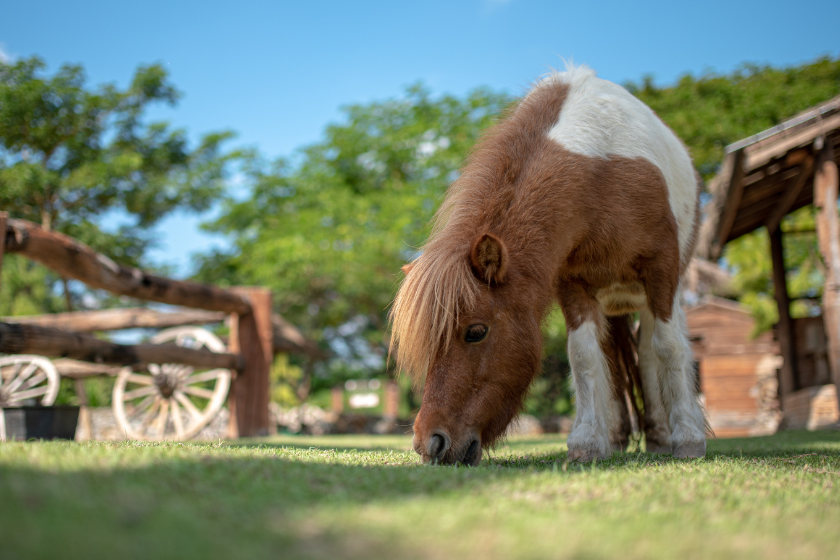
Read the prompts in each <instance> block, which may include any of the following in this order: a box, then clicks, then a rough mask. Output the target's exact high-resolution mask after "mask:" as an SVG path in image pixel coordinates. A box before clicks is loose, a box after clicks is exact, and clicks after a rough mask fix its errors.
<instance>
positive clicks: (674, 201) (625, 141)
mask: <svg viewBox="0 0 840 560" xmlns="http://www.w3.org/2000/svg"><path fill="white" fill-rule="evenodd" d="M698 195H699V192H698V187H697V181H696V180H695V174H694V169H693V167H692V164H691V159H690V157H689V155H688V153H687V151H686V149H685V147H684V146H683V145H682V143H681V142H680V141H679V140H678V139H677V137H676V136H675V135H674V134H673V133H672V132H671V131H670V130H669V129H668V127H667V126H665V124H663V123H662V121H661V120H659V118H658V117H657V116H656V115H655V114H654V113H653V111H651V110H650V109H649V108H648V107H647V106H645V105H644V104H643V103H642V102H641V101H639V100H638V99H636V98H635V97H633V96H632V95H631V94H630V93H628V92H627V91H626V90H624V89H623V88H621V87H620V86H618V85H616V84H613V83H611V82H607V81H604V80H601V79H599V78H596V77H595V74H594V72H593V71H592V70H590V69H589V68H587V67H570V68H568V69H567V71H566V72H562V73H552V74H550V75H549V76H547V77H546V78H544V79H543V80H542V81H540V82H539V83H537V84H536V86H534V88H533V89H532V90H531V91H530V92H529V93H528V94H527V95H526V96H525V97H524V98H523V99H522V100H521V101H519V103H518V104H517V105H516V107H515V108H513V109H512V110H511V111H509V112H508V114H507V115H506V116H505V117H504V118H503V119H502V120H501V122H499V123H498V124H496V125H495V126H493V127H492V128H491V129H489V130H488V131H487V133H485V135H484V136H483V137H482V139H481V141H480V142H479V143H478V145H477V146H476V148H475V149H474V151H473V153H472V154H471V155H470V157H469V158H468V160H467V163H466V165H465V167H464V169H463V171H462V174H461V176H460V177H459V178H458V180H457V181H456V182H455V183H453V185H452V186H451V187H450V189H449V191H448V192H447V195H446V198H445V200H444V202H443V205H442V206H441V209H440V210H439V211H438V214H437V216H436V218H435V226H434V228H433V230H432V234H431V237H430V238H429V240H428V242H427V243H426V245H425V246H424V247H423V250H422V253H421V255H420V256H419V257H418V258H417V259H416V260H415V261H414V262H413V263H412V264H411V265H408V266H407V267H406V269H404V270H406V272H407V274H406V277H405V279H404V280H403V282H402V284H401V286H400V289H399V291H398V293H397V296H396V299H395V301H394V306H393V310H392V316H391V321H392V331H393V336H392V351H393V352H394V353H395V354H396V358H397V363H398V366H399V367H400V368H401V369H403V370H405V371H408V372H409V373H410V374H411V375H412V376H413V377H414V378H415V380H417V381H418V382H419V381H420V380H422V379H424V378H425V387H424V392H423V401H422V405H421V409H420V412H419V414H418V416H417V419H416V421H415V423H414V449H415V450H416V451H417V453H419V454H420V455H421V457H422V460H423V462H424V463H429V462H432V463H456V462H461V463H465V464H470V465H475V464H478V462H479V461H480V460H481V455H482V449H486V448H488V447H489V446H492V444H493V443H494V442H495V441H496V440H498V439H499V438H500V437H501V436H502V435H503V433H504V431H505V428H506V427H507V425H508V423H509V422H510V421H511V419H512V418H513V417H514V416H515V415H516V414H517V412H518V411H519V410H520V408H521V406H522V402H523V399H524V396H525V394H526V392H527V390H528V386H529V385H530V383H531V381H532V380H533V379H534V377H535V376H536V375H537V373H538V372H539V369H540V362H541V352H542V348H541V346H542V340H541V333H540V324H541V322H542V320H543V319H544V317H545V315H546V313H547V311H548V309H549V307H550V305H551V303H552V302H553V301H557V302H558V303H559V304H560V308H561V310H562V312H563V315H564V316H565V319H566V325H567V329H568V355H569V362H570V364H571V368H572V376H573V379H574V385H575V391H576V403H577V404H576V406H577V416H576V418H575V422H574V425H573V428H572V431H571V434H570V435H569V439H568V447H569V458H570V460H580V461H589V460H592V459H597V458H603V457H607V456H609V455H610V454H611V453H612V451H613V449H615V448H619V447H621V446H622V442H623V441H626V431H627V425H628V424H627V422H626V418H627V410H626V407H625V400H624V398H623V396H622V395H621V392H622V388H619V387H617V385H618V384H617V383H616V382H615V379H616V375H614V374H611V366H613V369H614V366H615V364H614V363H611V362H614V361H616V354H617V353H616V352H615V351H614V350H615V348H616V347H619V346H624V347H627V346H628V344H631V343H632V344H634V345H635V344H636V342H635V341H631V340H629V339H630V338H632V331H631V330H630V328H629V315H630V314H632V313H635V312H639V313H640V315H641V323H640V332H639V335H638V336H639V338H638V361H639V363H638V371H639V376H640V378H641V383H642V385H643V387H644V389H645V391H644V394H645V398H644V404H645V414H644V419H645V421H646V423H647V424H649V426H648V428H647V429H646V435H647V441H648V450H649V451H651V450H653V451H659V452H661V451H671V452H672V453H673V454H674V456H675V457H702V456H704V455H705V450H706V440H705V429H704V426H705V420H704V417H703V413H702V410H701V409H700V406H699V404H698V401H697V395H696V388H695V384H694V381H693V373H692V357H691V350H690V347H689V345H688V342H687V339H686V334H685V317H684V315H683V313H682V310H681V308H680V305H679V283H680V277H681V275H682V272H683V271H684V270H685V268H686V266H687V265H688V262H689V259H690V258H691V254H692V251H693V246H694V240H695V236H696V231H697V224H698V214H699V201H698ZM632 359H633V358H632V356H631V360H632ZM668 428H669V429H668Z"/></svg>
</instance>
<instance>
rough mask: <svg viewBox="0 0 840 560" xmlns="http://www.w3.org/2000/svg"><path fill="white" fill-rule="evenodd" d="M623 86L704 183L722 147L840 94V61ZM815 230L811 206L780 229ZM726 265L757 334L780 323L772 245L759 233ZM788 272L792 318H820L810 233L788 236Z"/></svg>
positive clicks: (734, 246)
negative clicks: (676, 140)
mask: <svg viewBox="0 0 840 560" xmlns="http://www.w3.org/2000/svg"><path fill="white" fill-rule="evenodd" d="M628 87H629V89H630V90H631V91H633V92H634V93H635V94H636V95H637V96H638V97H639V98H640V99H641V100H642V101H644V102H645V103H647V104H648V105H650V106H651V107H652V108H653V109H654V110H655V111H657V113H658V114H659V115H660V116H661V117H662V119H663V120H664V121H665V122H666V123H667V124H668V125H669V126H670V127H671V128H672V129H673V130H674V132H676V133H677V135H678V136H679V137H680V138H682V139H683V141H684V142H685V143H686V145H687V146H688V147H689V149H690V151H691V154H692V156H693V158H694V163H695V166H696V167H697V169H698V170H699V171H700V172H701V174H702V175H703V177H704V178H705V179H710V178H711V177H713V176H714V175H715V173H717V171H718V169H719V166H720V164H721V162H722V161H723V156H724V148H725V147H726V146H727V145H728V144H731V143H734V142H737V141H738V140H741V139H742V138H746V137H748V136H751V135H753V134H756V133H758V132H761V131H763V130H766V129H768V128H771V127H773V126H775V125H777V124H780V123H782V122H784V121H785V120H787V119H789V118H791V117H793V116H795V115H796V114H798V113H800V112H802V111H805V110H806V109H809V108H811V107H813V106H814V105H818V104H819V103H821V102H824V101H826V100H827V99H830V98H832V97H834V96H837V95H840V59H831V58H821V59H819V60H816V61H815V62H813V63H810V64H803V65H799V66H793V67H790V68H772V67H768V66H754V65H747V66H744V67H743V68H741V69H739V70H737V71H736V72H734V73H733V74H730V75H727V76H722V75H717V74H707V75H705V76H703V77H701V78H694V77H692V76H688V75H687V76H684V77H683V78H681V79H680V80H679V82H678V83H677V84H676V85H675V86H673V87H667V88H657V87H656V86H654V85H653V83H652V80H651V79H650V78H647V79H645V80H644V81H643V82H642V84H641V85H635V84H628ZM813 226H814V210H813V207H807V208H803V209H802V210H800V211H798V212H796V213H794V214H792V215H790V216H788V217H786V218H785V220H784V222H783V223H782V229H790V228H795V229H803V228H804V229H807V228H809V227H810V228H813ZM723 259H724V262H725V263H726V264H727V265H728V266H729V267H730V268H731V270H732V271H733V273H734V278H733V279H734V282H733V288H734V289H735V292H736V293H737V295H738V299H739V300H740V301H741V303H743V304H744V305H746V306H747V307H749V308H750V310H751V311H752V314H753V316H754V317H755V319H756V323H757V325H756V333H758V332H761V331H765V330H767V329H769V328H770V327H771V326H772V325H773V324H774V323H775V322H776V321H777V320H778V310H777V307H776V303H775V300H774V299H773V284H772V280H771V278H772V265H771V262H770V242H769V239H768V236H767V232H766V231H765V230H764V228H762V229H760V230H757V231H755V232H753V233H751V234H748V235H745V236H743V237H741V238H739V239H737V240H735V241H733V242H732V243H729V244H728V245H727V247H726V250H725V252H724V255H723ZM785 266H786V268H787V270H788V290H789V292H790V295H791V297H793V298H802V299H798V300H797V301H795V303H794V304H793V305H792V307H791V313H792V314H793V316H794V317H802V316H806V315H808V314H813V313H818V312H819V297H820V295H821V294H822V283H823V275H822V273H821V263H820V259H819V256H818V253H817V250H816V236H815V235H814V234H810V235H809V234H804V235H802V234H797V235H787V236H785Z"/></svg>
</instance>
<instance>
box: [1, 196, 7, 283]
mask: <svg viewBox="0 0 840 560" xmlns="http://www.w3.org/2000/svg"><path fill="white" fill-rule="evenodd" d="M8 217H9V215H8V214H7V213H6V212H0V290H2V289H3V253H4V252H5V251H6V220H7V219H8Z"/></svg>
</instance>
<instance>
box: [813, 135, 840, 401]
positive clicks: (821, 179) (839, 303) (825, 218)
mask: <svg viewBox="0 0 840 560" xmlns="http://www.w3.org/2000/svg"><path fill="white" fill-rule="evenodd" d="M837 197H838V176H837V164H836V163H835V162H834V151H833V150H832V147H831V142H830V141H825V144H824V146H823V148H822V151H821V152H820V157H819V160H818V163H817V169H816V175H815V177H814V206H816V207H817V216H816V218H817V220H816V221H817V241H818V244H819V249H820V254H821V255H822V258H823V261H824V262H825V269H826V275H825V284H824V285H823V297H822V308H823V321H824V323H825V333H826V335H827V336H828V363H829V367H830V368H831V378H832V381H833V382H834V384H835V386H836V387H837V390H838V392H837V395H838V397H840V223H838V217H837ZM838 400H840V399H838Z"/></svg>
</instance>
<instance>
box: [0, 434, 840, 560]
mask: <svg viewBox="0 0 840 560" xmlns="http://www.w3.org/2000/svg"><path fill="white" fill-rule="evenodd" d="M709 451H710V453H709V455H708V457H707V458H706V459H704V460H683V461H677V460H673V459H671V458H657V457H655V456H649V455H646V454H634V453H629V454H616V455H614V456H613V458H612V459H610V460H609V461H602V462H599V463H597V464H595V465H590V466H580V465H576V464H568V463H567V462H566V452H565V445H564V440H563V438H560V437H557V436H546V437H540V438H530V439H515V440H512V441H510V442H508V443H507V444H506V445H504V446H501V447H499V448H498V449H497V450H496V451H495V452H494V453H493V454H492V457H491V458H490V459H489V460H487V459H485V460H484V461H482V464H481V466H480V467H478V468H464V467H460V468H453V467H446V468H444V467H436V468H430V467H420V466H418V464H417V463H418V460H417V457H416V455H415V454H414V453H413V452H412V451H410V440H409V438H407V437H349V436H333V437H319V438H314V437H313V438H307V437H278V438H274V439H270V440H260V441H254V442H244V443H242V442H237V443H222V442H220V443H216V444H177V443H173V444H146V443H135V442H129V443H86V444H76V443H71V442H61V443H60V442H31V443H3V444H0V558H3V559H4V560H11V559H29V558H55V559H65V558H66V559H73V558H80V559H81V558H85V559H88V558H107V559H120V560H122V559H129V558H138V559H139V558H144V559H149V558H152V559H157V558H186V559H191V558H195V559H203V560H204V559H212V558H226V559H231V558H248V559H259V558H272V559H276V558H379V557H381V558H449V557H454V558H622V559H623V558H674V557H683V558H769V559H775V558H785V559H787V558H828V557H837V556H838V554H840V432H812V433H807V432H787V433H782V434H779V435H776V436H772V437H765V438H754V439H736V440H711V441H710V442H709Z"/></svg>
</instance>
